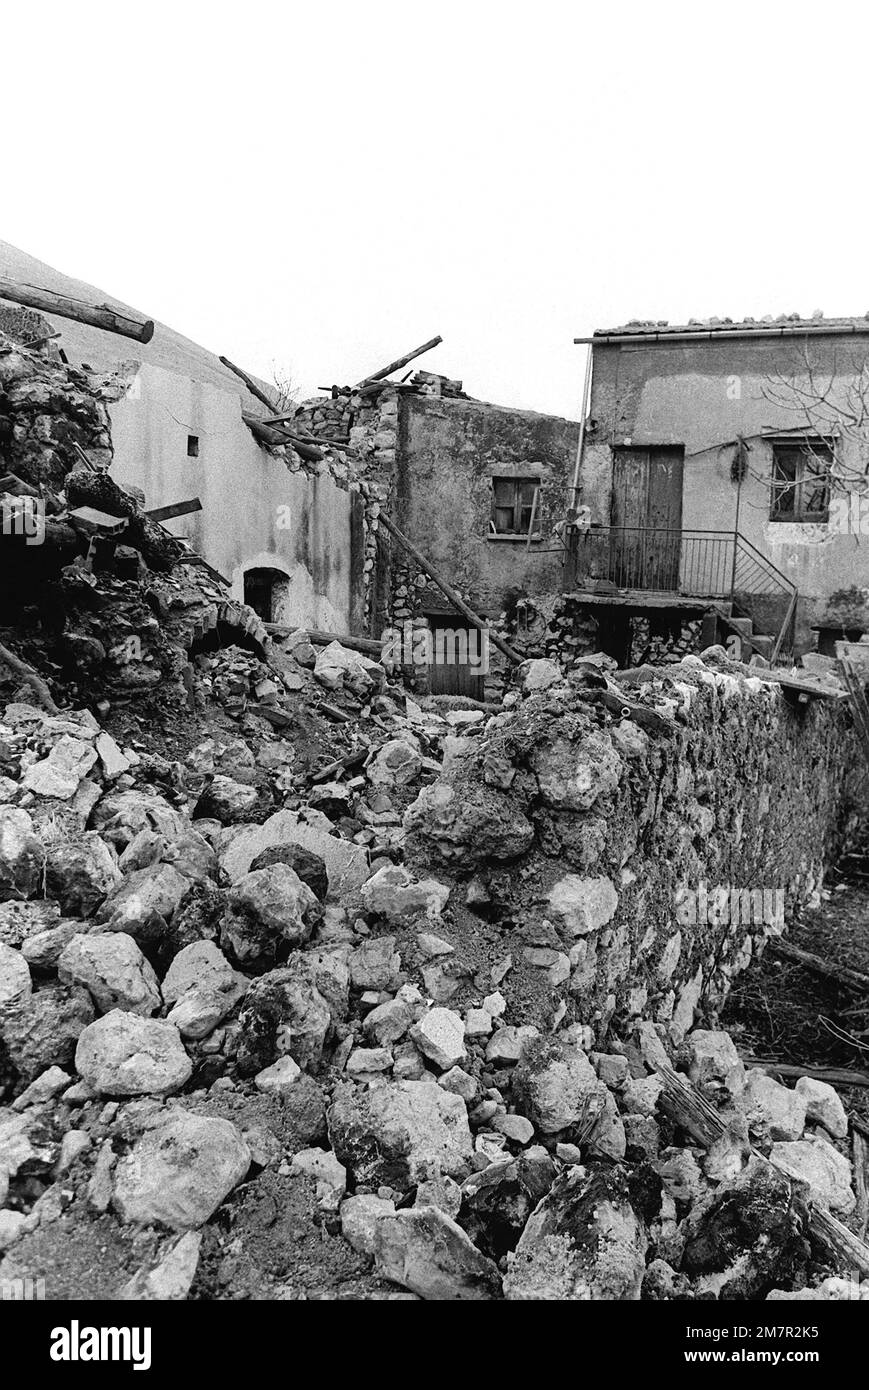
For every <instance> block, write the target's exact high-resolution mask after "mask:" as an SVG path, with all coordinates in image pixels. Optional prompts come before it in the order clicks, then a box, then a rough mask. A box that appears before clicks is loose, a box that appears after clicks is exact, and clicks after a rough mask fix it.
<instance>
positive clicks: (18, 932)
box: [0, 354, 856, 1300]
mask: <svg viewBox="0 0 869 1390" xmlns="http://www.w3.org/2000/svg"><path fill="white" fill-rule="evenodd" d="M10 356H12V355H11V354H7V355H6V356H5V357H2V358H0V362H4V363H7V364H8V362H9V360H10ZM46 370H47V371H48V370H49V369H48V368H46ZM50 370H51V371H53V370H54V368H53V367H52V368H51V369H50ZM326 423H327V421H326V420H325V419H324V420H323V424H324V426H325V424H326ZM328 423H330V424H331V425H333V426H335V425H336V424H337V422H336V421H334V420H331V421H329V422H328ZM22 438H23V436H22ZM82 447H84V446H82ZM96 447H101V446H99V444H97V446H96ZM383 447H384V448H385V447H386V446H385V445H384V446H383ZM73 452H74V453H75V454H76V457H78V451H77V450H74V451H73ZM52 457H54V454H52ZM25 464H26V460H24V459H22V461H21V462H20V464H19V466H20V467H21V468H22V470H23V469H24V467H25ZM82 466H83V467H84V465H82ZM35 468H36V471H35V472H32V473H31V474H29V475H28V480H29V482H30V483H31V485H36V484H35V483H34V480H35V479H37V480H38V485H39V486H40V487H45V488H46V489H47V488H48V484H47V483H46V481H45V477H44V475H43V474H42V473H40V471H39V467H38V466H35ZM88 474H89V475H91V474H92V476H93V478H94V479H97V480H104V481H98V482H97V483H96V484H94V485H93V486H95V487H96V488H97V492H98V493H99V491H100V490H101V489H102V490H104V489H105V488H106V487H108V486H109V484H108V482H107V481H105V479H106V475H105V473H104V472H100V471H99V470H98V469H97V470H96V471H94V470H90V469H89V470H88ZM77 475H78V465H77V464H76V462H75V459H70V460H69V467H68V468H66V469H65V471H64V470H63V469H62V470H61V471H60V473H59V474H58V476H57V477H55V478H53V480H52V487H51V491H52V493H53V494H54V496H55V498H56V502H57V506H58V508H59V511H58V513H57V518H58V521H59V522H61V516H62V514H63V513H64V512H65V513H66V515H67V517H69V515H70V513H71V510H72V511H74V510H75V507H74V506H72V508H71V506H70V504H71V502H72V501H73V498H74V496H75V492H74V487H73V485H72V483H71V479H74V478H75V477H76V476H77ZM117 491H119V490H117ZM127 496H128V504H124V505H129V508H130V517H131V518H132V519H133V520H137V521H141V520H142V517H141V504H140V502H139V501H138V500H137V499H135V498H131V497H129V494H128V495H127ZM119 500H120V501H122V499H118V498H117V497H115V501H116V502H118V501H119ZM125 514H126V513H125ZM61 524H64V525H66V524H67V523H66V522H62V523H61ZM70 529H71V530H72V531H73V535H74V540H73V543H72V544H71V546H70V549H69V552H68V551H67V550H66V549H65V548H63V547H61V548H60V552H59V554H57V555H55V556H54V557H53V558H45V556H43V558H42V559H41V561H40V564H41V566H42V569H41V571H40V572H41V574H42V575H43V578H44V580H45V583H47V584H50V585H51V593H52V603H51V605H50V612H51V614H52V615H53V619H52V621H49V617H48V612H49V610H48V608H43V609H40V607H39V605H38V604H34V602H33V597H32V592H31V590H30V589H29V588H27V587H26V586H25V587H23V588H22V589H21V590H20V592H18V593H17V594H16V595H15V596H14V597H13V601H12V602H10V603H9V604H8V605H7V608H6V609H5V611H4V615H3V618H4V625H3V627H2V630H0V646H2V648H3V650H6V651H7V652H8V653H11V654H12V656H13V664H12V665H11V666H9V665H8V664H7V667H6V669H5V671H4V673H3V679H2V683H0V693H2V696H3V704H2V709H3V712H2V716H0V1279H7V1278H9V1279H15V1278H19V1277H27V1278H40V1277H44V1278H45V1279H46V1283H47V1288H48V1294H49V1296H50V1297H53V1298H55V1297H56V1298H62V1297H79V1298H80V1297H81V1296H82V1292H83V1290H86V1292H87V1296H89V1297H93V1298H103V1297H105V1298H118V1299H132V1298H136V1299H184V1298H218V1299H220V1298H232V1299H236V1298H270V1297H280V1298H296V1297H364V1298H396V1297H411V1298H412V1297H419V1298H426V1299H429V1298H431V1299H445V1298H461V1299H465V1298H471V1299H499V1298H506V1299H531V1298H548V1299H564V1298H567V1299H583V1300H584V1299H621V1298H630V1299H636V1298H646V1299H672V1298H678V1299H688V1300H690V1299H709V1298H752V1299H761V1298H765V1297H767V1296H770V1295H772V1294H776V1295H778V1294H781V1295H782V1296H793V1295H794V1294H795V1293H797V1294H800V1295H801V1296H818V1297H840V1296H843V1290H845V1291H846V1292H847V1291H848V1290H849V1289H850V1288H851V1286H850V1285H848V1284H846V1283H843V1282H842V1280H841V1276H842V1275H843V1274H845V1273H847V1271H846V1270H845V1268H844V1267H843V1265H842V1261H841V1259H840V1258H837V1257H836V1256H835V1255H834V1254H832V1253H831V1250H830V1247H829V1243H827V1244H825V1243H824V1241H823V1240H822V1239H821V1238H820V1236H819V1226H818V1222H817V1220H816V1219H815V1218H816V1214H817V1213H818V1212H819V1211H820V1212H823V1213H827V1214H828V1215H829V1217H830V1218H831V1219H832V1218H835V1219H836V1220H837V1221H842V1222H848V1221H849V1220H852V1219H853V1214H854V1211H855V1203H856V1198H855V1188H854V1175H853V1173H852V1169H851V1163H850V1160H849V1157H848V1150H847V1136H848V1119H847V1116H846V1114H845V1111H844V1109H843V1107H842V1104H841V1101H840V1100H839V1098H838V1096H837V1095H836V1093H835V1092H834V1091H833V1090H832V1089H831V1088H830V1087H829V1086H826V1085H824V1084H823V1083H818V1082H816V1081H814V1080H812V1079H811V1078H810V1077H805V1078H802V1079H801V1080H800V1081H799V1082H798V1084H797V1086H796V1087H795V1088H794V1089H791V1088H789V1087H786V1086H783V1085H781V1084H779V1083H778V1082H777V1081H776V1080H775V1079H774V1078H772V1077H771V1076H768V1075H766V1074H765V1073H763V1072H762V1071H759V1070H757V1069H754V1070H749V1071H746V1069H745V1066H744V1064H743V1062H742V1061H741V1060H740V1058H739V1056H738V1054H737V1052H736V1049H735V1047H734V1044H733V1042H732V1040H731V1039H730V1038H729V1037H728V1036H727V1035H726V1034H724V1033H722V1032H721V1031H720V1030H718V1029H717V1028H716V1027H715V1024H716V1019H715V1011H716V1008H717V1006H718V1005H719V1004H720V1002H721V999H722V998H723V997H724V995H725V993H726V990H727V985H728V982H729V979H730V977H731V975H732V974H733V973H734V972H735V971H737V970H739V969H741V968H744V966H745V965H746V964H747V963H748V961H749V960H750V959H751V957H752V954H753V953H754V952H757V951H760V950H761V949H762V948H763V944H764V941H765V940H766V938H767V937H768V936H769V935H770V934H772V933H773V932H775V931H778V930H779V929H780V924H779V923H778V921H771V922H770V921H766V920H760V921H752V922H750V923H748V924H746V923H744V922H741V921H735V922H733V921H731V920H730V919H729V917H728V918H725V915H724V914H723V912H720V911H719V912H718V913H717V915H714V916H712V917H711V918H706V919H704V920H698V919H697V917H696V916H695V918H694V920H693V921H692V920H691V919H690V917H689V916H688V915H687V914H686V913H685V912H684V911H683V905H684V895H685V893H686V892H689V891H690V889H691V887H692V886H693V885H696V884H697V883H698V882H699V881H700V880H708V882H709V883H710V885H715V884H727V883H731V884H732V883H737V884H738V883H745V884H756V883H770V884H771V885H773V886H776V887H778V886H781V887H782V889H783V890H784V891H785V892H786V894H787V895H788V898H789V902H790V903H791V904H793V903H795V902H798V901H801V900H805V899H806V898H809V897H811V895H812V894H813V893H814V892H816V890H817V888H818V885H819V883H820V879H821V875H822V872H823V869H824V865H825V862H826V860H827V859H828V857H829V855H830V854H831V853H832V852H833V850H834V849H835V847H836V846H837V844H838V843H839V841H840V840H841V837H842V835H843V833H844V832H845V828H846V827H845V824H844V822H845V821H846V819H847V814H848V807H849V802H848V772H849V769H850V768H851V765H852V764H853V761H854V759H853V747H854V745H853V731H852V730H851V728H850V726H849V725H848V722H847V720H846V718H845V717H844V716H842V717H841V718H839V717H838V716H837V715H836V714H835V713H834V714H832V715H829V716H827V718H826V719H825V720H823V721H822V720H821V719H819V718H818V717H817V716H816V714H815V713H814V712H813V711H812V710H811V709H810V710H808V711H802V710H800V711H799V712H796V711H794V710H792V709H791V708H790V707H788V706H787V705H786V704H785V702H784V699H783V697H782V696H781V694H780V693H779V692H778V691H774V690H772V689H771V688H770V687H768V686H764V685H763V684H762V682H760V681H759V680H757V679H752V678H749V679H746V678H744V677H743V676H742V675H740V674H739V673H738V671H737V670H736V669H735V668H733V667H731V666H730V665H729V664H728V663H727V662H726V659H724V658H723V657H722V656H721V655H720V654H716V653H715V652H713V653H711V654H709V655H708V656H707V659H706V660H705V661H700V660H697V659H688V660H685V661H683V662H682V663H681V664H680V665H678V666H672V667H668V668H666V670H655V669H653V668H650V672H649V673H647V674H646V676H645V677H644V678H643V679H642V680H639V681H638V682H635V683H634V684H629V683H625V684H618V683H617V682H616V680H615V679H614V678H613V676H612V673H611V672H608V669H607V668H608V665H609V663H608V662H607V661H606V659H603V660H599V661H596V662H592V661H586V662H579V663H577V664H575V666H574V668H573V669H572V670H571V671H569V672H568V673H565V671H564V670H563V669H562V668H561V667H560V666H559V665H558V664H556V663H555V662H553V661H550V660H546V659H535V660H531V661H528V662H526V663H525V664H524V665H523V666H522V667H520V668H519V669H518V672H517V674H516V679H515V684H514V686H513V688H511V690H510V691H509V693H508V694H507V695H506V696H505V697H504V700H503V702H502V703H501V704H500V705H499V706H498V707H497V709H496V710H495V711H494V712H493V711H491V710H490V709H488V708H485V707H481V706H479V705H476V704H475V703H474V702H473V701H467V700H464V701H462V700H460V699H454V700H451V699H449V698H437V697H435V698H428V699H419V700H414V699H413V698H411V697H410V695H409V694H408V693H407V691H406V690H405V689H404V688H403V687H402V686H401V685H400V684H399V683H397V682H396V681H395V680H394V679H392V673H391V672H389V671H388V670H387V669H386V668H385V667H384V665H383V664H382V663H380V662H375V661H373V660H371V659H370V658H369V657H368V656H366V655H364V654H363V653H362V652H360V651H357V650H351V649H350V648H348V647H347V646H342V644H341V643H340V642H338V641H333V642H330V643H328V645H322V644H319V643H318V644H314V643H313V642H312V641H311V640H310V636H309V634H308V633H306V632H303V631H296V632H287V633H286V634H285V635H284V636H282V637H280V638H273V637H271V636H270V635H269V634H268V633H267V632H266V630H265V629H264V628H263V626H262V624H260V623H259V621H258V619H257V618H256V616H255V615H254V614H253V613H252V612H251V610H249V609H247V608H245V607H244V606H243V605H240V604H236V603H232V602H230V601H229V600H227V599H226V597H225V593H224V591H223V589H222V587H221V586H220V584H219V583H218V582H217V581H216V579H215V578H214V576H213V575H211V574H209V572H208V571H207V570H205V571H203V570H202V569H201V568H198V567H196V566H194V565H190V564H188V563H187V562H186V559H185V557H183V556H181V555H179V554H173V553H171V552H170V551H168V550H167V551H163V550H161V549H160V548H159V547H158V548H157V550H156V551H154V550H153V549H152V548H151V545H150V541H149V533H148V531H147V528H146V527H144V526H143V525H138V526H134V527H132V528H130V529H129V530H128V531H125V532H124V542H125V544H124V545H117V546H109V547H106V548H105V550H104V552H103V553H96V552H95V550H94V549H93V547H92V546H91V545H90V542H89V541H88V543H87V545H86V546H85V545H84V544H83V542H84V540H85V536H84V535H82V536H80V535H79V534H78V532H76V530H75V526H74V525H72V524H71V523H70ZM36 549H40V550H41V548H39V547H34V550H36ZM69 554H71V555H72V558H69ZM15 663H17V664H15ZM822 774H823V776H824V778H825V780H826V784H827V785H828V786H829V789H830V790H829V795H828V796H827V797H826V798H825V797H823V796H819V795H818V793H817V787H815V789H814V790H813V792H812V795H811V796H809V794H808V792H807V785H808V781H807V779H808V778H809V777H814V778H815V779H817V778H818V777H819V776H820V775H822ZM706 1023H708V1024H709V1025H710V1026H709V1027H708V1028H707V1027H705V1026H699V1025H701V1024H706ZM674 1077H675V1078H676V1080H675V1081H674V1079H673V1078H674ZM679 1078H681V1081H680V1080H679ZM680 1086H682V1087H683V1088H687V1091H688V1092H689V1094H691V1095H694V1094H695V1093H696V1096H697V1097H698V1098H699V1099H697V1100H696V1102H695V1106H705V1107H707V1109H708V1110H711V1111H712V1112H713V1114H714V1117H715V1128H714V1131H708V1130H704V1129H703V1128H702V1127H700V1128H698V1125H697V1123H696V1116H695V1115H694V1111H693V1110H692V1108H691V1107H690V1106H689V1107H687V1108H686V1107H685V1106H684V1105H683V1107H682V1109H680V1108H679V1106H678V1104H676V1103H675V1102H674V1096H675V1097H676V1100H677V1101H678V1098H679V1096H680V1095H681V1094H682V1092H680V1090H679V1087H680ZM683 1100H684V1096H683ZM710 1134H711V1136H712V1137H710Z"/></svg>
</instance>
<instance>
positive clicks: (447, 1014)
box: [410, 1008, 465, 1071]
mask: <svg viewBox="0 0 869 1390" xmlns="http://www.w3.org/2000/svg"><path fill="white" fill-rule="evenodd" d="M410 1036H411V1038H412V1039H413V1041H414V1042H415V1043H416V1046H417V1047H418V1048H419V1050H420V1052H422V1053H423V1055H424V1056H425V1057H428V1059H429V1061H431V1062H434V1064H435V1066H436V1067H439V1068H440V1069H441V1071H449V1069H450V1067H455V1066H457V1065H458V1064H459V1062H461V1060H462V1058H463V1057H464V1055H465V1025H464V1023H463V1022H462V1020H461V1017H460V1015H459V1014H457V1013H453V1011H452V1009H441V1008H434V1009H429V1011H428V1013H426V1014H423V1016H422V1018H421V1019H420V1020H419V1022H418V1023H416V1024H414V1026H413V1027H412V1028H411V1030H410Z"/></svg>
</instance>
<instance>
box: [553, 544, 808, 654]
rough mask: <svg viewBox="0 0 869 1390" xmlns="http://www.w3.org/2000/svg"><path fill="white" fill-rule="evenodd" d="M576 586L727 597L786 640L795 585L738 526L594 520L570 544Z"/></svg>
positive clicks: (777, 646)
mask: <svg viewBox="0 0 869 1390" xmlns="http://www.w3.org/2000/svg"><path fill="white" fill-rule="evenodd" d="M570 551H571V553H570V560H571V570H572V574H571V578H570V581H569V582H570V583H571V584H572V586H573V587H576V588H592V589H593V588H599V589H600V588H604V589H605V588H607V587H608V586H610V585H612V586H614V587H615V588H616V589H619V590H624V589H635V590H641V591H644V592H647V593H662V594H678V595H679V596H680V597H683V598H708V599H719V600H721V601H723V602H730V603H732V604H733V605H734V607H735V608H738V609H739V610H740V612H742V613H744V614H745V615H746V616H748V617H750V618H752V620H753V621H756V622H758V623H761V624H763V626H764V628H765V630H766V631H769V628H770V626H772V627H773V629H774V631H773V633H772V635H773V636H776V643H775V646H774V649H773V650H774V652H775V654H776V655H777V654H778V652H779V650H780V649H782V648H783V647H784V648H786V647H787V646H788V642H789V634H790V630H791V629H792V626H793V617H794V611H795V608H796V599H797V589H796V585H795V584H793V583H791V581H790V580H789V579H788V578H787V576H786V575H784V574H782V572H781V571H780V570H779V569H777V568H776V566H775V565H774V564H772V562H771V561H770V560H768V559H767V558H766V556H765V555H764V554H762V552H761V551H759V550H758V549H757V547H756V546H754V545H752V544H751V542H750V541H748V540H746V539H745V537H744V536H743V535H741V534H740V533H739V532H738V531H703V530H685V531H683V530H675V529H671V528H657V527H652V526H592V527H590V529H589V530H588V531H577V532H575V533H574V537H573V540H572V543H571V547H570Z"/></svg>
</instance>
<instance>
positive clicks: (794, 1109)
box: [736, 1067, 806, 1143]
mask: <svg viewBox="0 0 869 1390" xmlns="http://www.w3.org/2000/svg"><path fill="white" fill-rule="evenodd" d="M736 1105H737V1108H738V1109H739V1110H741V1111H742V1113H743V1115H744V1116H745V1118H746V1119H747V1120H748V1125H749V1129H750V1131H751V1133H752V1135H753V1136H755V1137H757V1138H758V1139H762V1140H763V1139H775V1140H781V1141H782V1142H783V1143H788V1142H790V1141H791V1140H795V1139H800V1138H801V1137H802V1133H803V1130H804V1129H805V1127H806V1098H805V1095H803V1094H802V1093H801V1092H799V1091H792V1090H790V1089H789V1088H788V1087H787V1086H782V1084H781V1082H780V1081H776V1080H775V1078H774V1077H772V1076H767V1074H766V1072H763V1071H761V1070H760V1069H759V1068H758V1067H754V1068H752V1070H751V1071H749V1072H748V1075H747V1077H746V1081H745V1087H744V1089H743V1090H742V1091H741V1092H740V1093H739V1095H738V1096H737V1097H736Z"/></svg>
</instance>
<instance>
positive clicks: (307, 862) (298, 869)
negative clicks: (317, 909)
mask: <svg viewBox="0 0 869 1390" xmlns="http://www.w3.org/2000/svg"><path fill="white" fill-rule="evenodd" d="M270 864H289V866H290V868H291V869H292V870H293V872H294V873H295V874H297V875H298V877H299V878H300V879H301V880H302V882H303V883H306V884H307V885H308V887H309V888H310V890H311V892H312V893H313V894H314V895H315V896H316V897H317V898H319V900H320V902H324V901H325V899H326V897H327V895H328V893H329V875H328V873H327V871H326V865H325V863H324V861H323V860H322V859H321V857H320V855H319V854H314V853H313V851H312V850H309V849H305V847H304V845H272V846H271V848H270V849H264V850H262V851H261V852H260V853H259V854H258V855H257V856H256V858H255V859H253V860H252V861H251V866H250V872H251V873H254V872H255V871H256V870H257V869H267V868H268V867H269V865H270Z"/></svg>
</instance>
